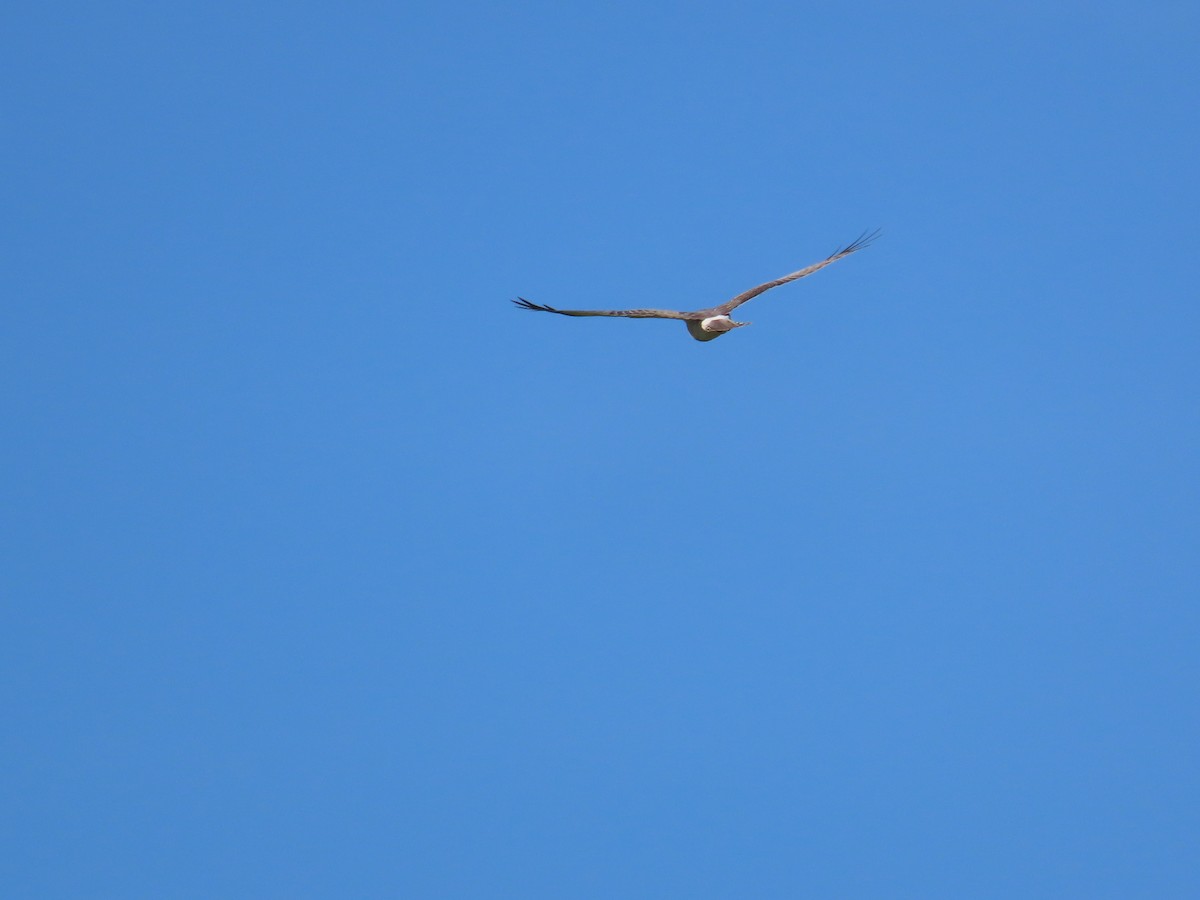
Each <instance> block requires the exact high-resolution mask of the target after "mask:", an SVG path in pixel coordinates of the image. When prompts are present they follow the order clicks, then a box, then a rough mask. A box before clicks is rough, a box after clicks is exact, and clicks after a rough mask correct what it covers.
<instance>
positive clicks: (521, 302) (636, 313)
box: [513, 297, 695, 319]
mask: <svg viewBox="0 0 1200 900" xmlns="http://www.w3.org/2000/svg"><path fill="white" fill-rule="evenodd" d="M513 303H515V304H517V306H519V307H521V309H533V310H537V311H538V312H551V313H558V314H559V315H560V316H617V317H619V318H622V319H690V318H695V315H694V314H693V313H682V312H675V311H674V310H671V309H555V308H554V307H553V306H542V305H541V304H540V303H530V302H529V301H528V300H526V299H525V298H524V297H518V298H517V299H516V300H514V301H513Z"/></svg>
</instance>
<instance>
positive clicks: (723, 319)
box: [513, 229, 879, 341]
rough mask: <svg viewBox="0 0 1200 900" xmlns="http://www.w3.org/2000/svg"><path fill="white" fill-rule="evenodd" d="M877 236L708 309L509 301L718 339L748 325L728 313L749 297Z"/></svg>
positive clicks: (541, 309) (873, 235) (524, 306)
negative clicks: (672, 326) (658, 323)
mask: <svg viewBox="0 0 1200 900" xmlns="http://www.w3.org/2000/svg"><path fill="white" fill-rule="evenodd" d="M878 236H879V230H878V229H876V230H875V231H872V232H870V233H865V232H864V233H863V234H862V235H860V236H859V237H858V239H857V240H856V241H854V243H852V244H849V245H847V246H845V247H843V248H842V249H841V250H837V251H835V252H834V253H832V254H830V255H829V256H828V257H826V258H825V259H823V260H821V261H820V262H819V263H813V264H812V265H811V266H809V267H808V268H806V269H801V270H800V271H799V272H793V273H792V274H791V275H784V276H783V277H782V278H776V279H775V280H774V281H768V282H766V283H765V284H760V285H759V286H758V287H754V288H750V290H748V291H746V292H745V293H744V294H738V295H737V296H736V297H734V298H733V299H732V300H729V301H728V302H726V303H722V304H721V305H720V306H712V307H709V308H708V309H698V310H696V311H695V312H675V311H674V310H670V309H555V308H554V307H553V306H541V305H539V304H537V303H530V302H529V301H528V300H526V299H525V298H524V297H519V298H517V299H516V300H514V301H513V303H515V304H517V306H519V307H521V309H533V310H537V311H538V312H550V313H558V314H559V315H560V316H617V317H620V318H624V319H682V320H683V322H684V323H685V324H686V325H687V330H688V333H689V334H690V335H691V336H692V337H694V338H695V339H696V340H698V341H711V340H715V339H716V338H719V337H720V336H721V335H723V334H724V333H725V332H727V331H733V329H735V328H741V327H742V326H743V325H749V324H750V323H749V322H735V321H733V319H731V318H729V314H730V313H731V312H733V311H734V310H735V309H737V308H738V307H739V306H741V305H742V304H743V303H745V302H746V301H747V300H753V299H754V298H755V297H757V296H758V295H759V294H761V293H763V292H764V291H769V290H770V289H771V288H773V287H779V285H781V284H787V283H788V282H789V281H795V280H796V279H798V278H803V277H804V276H805V275H811V274H812V273H813V272H815V271H817V270H818V269H823V268H825V267H826V266H827V265H829V264H830V263H832V262H837V261H838V260H839V259H841V258H842V257H844V256H849V255H850V254H851V253H854V252H855V251H858V250H861V249H862V248H863V247H866V246H868V245H870V243H871V242H872V241H873V240H875V238H877V237H878Z"/></svg>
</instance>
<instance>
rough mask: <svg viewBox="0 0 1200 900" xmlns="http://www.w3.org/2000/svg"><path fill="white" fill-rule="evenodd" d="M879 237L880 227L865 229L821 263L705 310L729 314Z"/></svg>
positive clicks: (867, 244) (724, 314)
mask: <svg viewBox="0 0 1200 900" xmlns="http://www.w3.org/2000/svg"><path fill="white" fill-rule="evenodd" d="M877 237H879V229H878V228H877V229H875V230H874V231H871V232H865V231H864V232H863V233H862V234H861V235H859V236H858V238H857V239H856V240H855V241H854V242H853V243H851V244H847V245H846V246H845V247H843V248H842V249H841V250H835V251H834V252H833V253H831V254H830V255H829V256H828V257H826V258H825V259H823V260H821V261H820V262H819V263H813V264H812V265H811V266H809V267H808V268H805V269H801V270H800V271H799V272H793V273H792V274H791V275H784V276H783V277H782V278H776V279H775V280H774V281H768V282H766V283H765V284H760V285H759V286H758V287H753V288H750V290H748V291H746V292H745V293H744V294H738V295H737V296H736V297H734V298H733V299H732V300H729V301H727V302H725V303H722V304H721V305H720V306H714V307H713V308H712V309H711V310H705V312H706V313H713V314H716V315H722V316H727V315H729V314H730V313H731V312H733V311H734V310H735V309H737V308H738V307H739V306H741V305H742V304H743V303H745V302H746V301H747V300H753V299H754V298H755V297H757V296H758V295H759V294H761V293H763V292H764V291H769V290H770V289H771V288H773V287H779V286H780V285H781V284H787V283H788V282H789V281H795V280H796V279H797V278H803V277H804V276H805V275H811V274H812V273H813V272H815V271H817V270H818V269H823V268H825V267H826V266H827V265H829V264H830V263H834V262H837V261H838V260H839V259H841V258H843V257H845V256H849V255H850V254H851V253H854V252H856V251H858V250H861V249H862V248H863V247H867V246H869V245H870V244H871V242H872V241H874V240H875V238H877Z"/></svg>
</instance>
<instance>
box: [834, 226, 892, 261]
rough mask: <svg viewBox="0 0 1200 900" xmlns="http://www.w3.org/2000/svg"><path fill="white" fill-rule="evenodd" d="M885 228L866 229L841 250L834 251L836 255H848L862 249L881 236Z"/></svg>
mask: <svg viewBox="0 0 1200 900" xmlns="http://www.w3.org/2000/svg"><path fill="white" fill-rule="evenodd" d="M882 231H883V229H881V228H876V229H875V230H874V231H864V232H863V233H862V234H860V235H859V236H858V237H856V238H855V239H854V240H853V241H851V242H850V243H849V244H847V245H846V246H845V247H843V248H842V249H841V250H837V251H835V252H834V254H833V255H834V256H846V255H847V254H849V253H854V252H855V251H856V250H862V249H863V248H864V247H870V246H871V244H873V243H874V242H875V239H876V238H878V237H879V235H880V234H881V233H882Z"/></svg>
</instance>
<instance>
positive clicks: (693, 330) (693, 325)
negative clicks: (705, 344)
mask: <svg viewBox="0 0 1200 900" xmlns="http://www.w3.org/2000/svg"><path fill="white" fill-rule="evenodd" d="M749 324H750V323H749V322H735V321H733V319H731V318H729V316H709V317H708V318H707V319H701V320H700V321H696V320H695V319H689V320H688V322H687V330H688V333H689V334H690V335H691V336H692V337H694V338H695V339H696V340H698V341H712V340H716V339H717V338H719V337H720V336H721V335H723V334H724V333H725V332H727V331H733V329H735V328H741V327H742V326H743V325H749Z"/></svg>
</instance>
